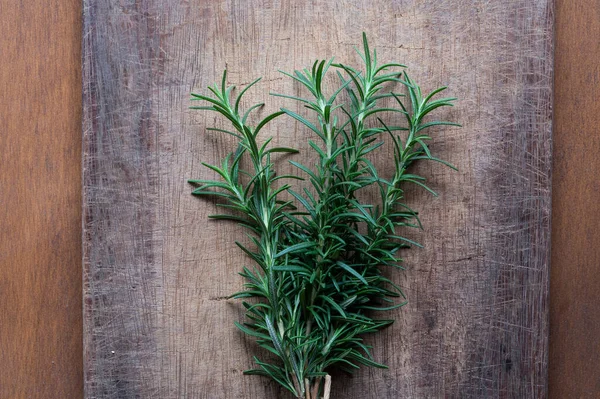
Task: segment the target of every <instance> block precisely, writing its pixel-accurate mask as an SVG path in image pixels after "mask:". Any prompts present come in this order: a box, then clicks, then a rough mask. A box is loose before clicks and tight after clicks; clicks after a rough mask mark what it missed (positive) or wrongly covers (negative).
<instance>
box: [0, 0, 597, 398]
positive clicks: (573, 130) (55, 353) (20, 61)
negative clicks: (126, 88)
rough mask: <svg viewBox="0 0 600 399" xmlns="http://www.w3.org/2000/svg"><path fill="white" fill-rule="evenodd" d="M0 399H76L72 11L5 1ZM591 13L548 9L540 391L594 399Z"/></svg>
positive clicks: (77, 230) (77, 26) (561, 0)
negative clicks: (545, 285)
mask: <svg viewBox="0 0 600 399" xmlns="http://www.w3.org/2000/svg"><path fill="white" fill-rule="evenodd" d="M0 21H1V22H2V23H1V24H0V30H1V32H2V34H1V35H0V88H1V89H2V94H1V95H0V153H1V154H2V155H0V179H1V180H0V201H1V203H2V205H3V208H2V209H3V213H2V214H1V216H0V226H2V227H1V229H0V304H1V305H0V309H1V310H0V357H1V359H2V364H1V365H0V398H27V397H31V398H77V397H82V392H83V372H82V367H83V366H82V351H83V347H82V318H81V312H82V306H81V293H82V287H81V254H82V249H81V109H82V108H81V107H82V103H81V51H80V48H81V40H82V38H81V31H82V29H81V28H82V27H81V4H80V2H78V1H71V0H69V1H57V0H50V1H48V2H46V3H45V5H44V7H39V5H37V4H35V3H34V2H30V3H20V2H10V1H3V2H0ZM599 31H600V2H599V1H597V0H596V1H593V0H581V1H578V2H572V1H568V0H557V1H556V42H555V49H556V56H555V99H554V168H553V208H552V211H553V223H552V268H551V295H550V302H551V303H550V304H551V307H550V310H551V312H550V351H549V393H550V397H552V398H557V399H559V398H565V397H590V398H593V397H597V396H598V395H600V386H598V381H600V367H598V365H597V358H598V357H599V356H600V341H599V340H598V338H597V337H598V336H600V308H598V307H597V306H595V298H597V297H598V294H599V291H600V288H599V287H600V269H599V268H598V265H600V250H599V249H598V248H600V245H599V244H600V233H599V231H598V227H597V226H598V224H599V222H600V186H599V183H598V178H597V172H596V171H597V170H598V169H599V167H600V134H599V132H598V128H597V126H598V122H599V119H600V116H599V115H600V112H599V111H600V105H599V104H600V102H599V101H598V98H599V95H600V85H599V84H598V83H599V80H600V72H599V70H598V65H599V64H600V62H599V61H600V43H599V42H598V40H597V37H599V33H600V32H599Z"/></svg>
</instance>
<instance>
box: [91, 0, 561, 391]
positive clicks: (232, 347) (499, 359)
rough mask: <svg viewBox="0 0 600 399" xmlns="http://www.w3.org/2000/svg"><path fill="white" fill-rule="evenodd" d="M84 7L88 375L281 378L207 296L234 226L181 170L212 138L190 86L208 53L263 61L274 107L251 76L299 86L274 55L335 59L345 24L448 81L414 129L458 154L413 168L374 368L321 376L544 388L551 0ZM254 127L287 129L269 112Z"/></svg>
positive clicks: (226, 62)
mask: <svg viewBox="0 0 600 399" xmlns="http://www.w3.org/2000/svg"><path fill="white" fill-rule="evenodd" d="M84 20H85V22H84V58H83V59H84V134H85V139H84V168H85V170H84V186H85V187H84V195H85V198H84V221H85V223H84V230H85V231H84V234H85V244H84V251H85V256H84V259H85V265H84V267H85V270H84V281H85V283H84V284H85V285H84V295H85V310H84V319H85V321H84V329H85V331H84V335H85V344H84V346H85V373H86V379H85V380H86V394H87V397H90V398H94V397H115V398H116V397H143V398H152V397H156V398H174V397H200V398H234V397H235V398H238V397H244V398H258V397H285V395H284V393H283V392H280V391H279V390H278V388H277V387H276V386H275V385H274V384H271V383H267V382H266V380H264V379H260V378H258V377H244V376H242V374H241V371H242V370H243V369H246V368H249V367H251V365H252V361H251V355H252V354H253V353H254V351H255V350H256V345H255V344H253V343H252V341H251V340H249V339H247V338H244V337H243V335H242V334H241V333H240V332H238V331H237V330H236V329H235V328H234V327H233V321H236V320H240V319H241V318H242V311H241V309H240V304H239V303H238V302H236V301H228V300H223V299H222V298H223V297H225V296H227V295H228V294H230V293H232V292H235V291H237V290H239V288H240V287H241V285H242V280H241V279H240V278H239V277H237V276H236V274H235V273H236V272H237V271H238V270H239V269H240V267H241V265H242V264H243V263H247V262H248V260H247V259H245V258H244V257H243V256H242V254H240V252H239V251H238V250H237V249H236V247H235V245H233V242H232V237H237V238H240V239H243V236H242V235H241V234H242V233H241V231H240V230H239V229H238V228H237V227H235V226H231V225H228V224H215V223H209V222H208V221H207V220H206V216H207V215H208V214H210V213H213V212H214V211H215V208H214V204H211V203H208V202H203V201H200V200H198V199H197V198H192V197H191V196H190V194H189V191H190V188H189V187H188V186H187V185H186V184H185V183H184V181H185V179H186V178H190V177H206V176H209V174H208V173H207V171H206V170H204V169H203V168H202V167H201V166H200V161H207V162H209V163H213V162H215V161H216V160H217V159H219V158H220V157H222V156H223V155H224V154H226V153H227V152H228V151H230V145H231V142H230V141H229V140H228V139H226V138H223V137H221V136H217V135H213V134H211V133H207V132H206V131H205V128H206V127H207V126H212V125H213V124H214V123H215V121H214V117H213V116H212V115H206V114H202V113H197V112H196V113H194V112H191V111H189V110H188V109H187V108H188V106H189V104H190V103H189V93H190V92H191V91H193V90H194V91H201V90H204V88H205V87H206V86H207V85H208V84H211V83H213V82H214V81H216V80H217V79H219V77H220V73H221V71H222V69H223V68H225V67H226V66H227V67H228V70H229V76H230V82H231V83H235V84H238V85H244V84H247V83H248V82H250V81H251V80H252V79H253V78H254V77H256V76H261V75H262V76H264V80H263V83H262V85H260V86H259V88H258V89H256V90H254V91H253V92H252V94H251V95H250V97H251V100H259V99H264V100H265V101H266V102H267V106H266V108H267V110H274V109H277V107H278V103H277V101H276V100H275V99H273V98H268V96H267V95H266V93H267V92H269V91H274V92H286V93H293V92H294V91H295V90H297V87H294V86H293V85H292V84H291V83H290V82H289V81H288V80H286V79H282V77H281V75H280V74H278V73H277V72H276V71H277V69H282V70H288V71H289V70H292V69H295V68H301V67H305V66H307V65H309V64H310V63H311V62H312V61H313V60H314V59H315V58H316V57H321V58H323V57H330V56H332V55H336V56H337V59H338V60H343V61H350V62H355V61H356V60H357V56H356V55H355V54H354V52H353V49H352V45H355V44H358V43H359V41H360V32H361V31H362V30H365V31H366V32H367V33H368V34H369V36H370V38H371V40H372V44H373V45H374V46H375V47H377V48H378V50H379V53H378V54H379V57H380V59H381V60H386V61H395V60H400V61H403V62H405V63H407V64H408V65H409V66H410V70H411V71H412V73H413V76H414V78H415V79H416V80H417V81H419V82H422V85H423V87H424V89H426V90H431V89H433V88H434V87H437V86H438V85H440V84H448V85H449V86H450V87H451V94H453V95H457V96H459V97H460V98H461V101H460V102H459V104H458V106H457V107H456V108H455V109H454V110H453V111H452V112H447V113H445V114H444V115H443V117H446V118H450V119H454V120H458V121H460V122H461V123H463V124H464V127H463V128H462V129H444V130H441V131H439V132H438V133H437V137H436V140H435V143H434V144H433V145H432V149H433V150H434V151H436V152H437V153H438V154H439V155H440V156H441V157H442V158H445V159H448V160H449V161H450V162H452V163H454V164H456V165H457V166H458V167H459V168H460V172H459V173H455V172H452V171H449V170H445V169H443V168H442V167H440V166H436V165H426V166H423V167H422V168H421V169H420V172H422V173H423V174H425V175H426V176H429V177H431V182H432V184H433V186H434V187H435V188H436V189H437V190H438V191H439V192H441V193H442V195H441V197H440V198H437V199H436V198H431V197H429V196H427V195H426V194H425V193H423V192H421V191H417V190H414V191H411V192H410V198H411V201H412V202H413V203H414V205H415V206H416V207H417V208H418V209H420V210H422V211H423V212H422V215H423V222H424V224H425V226H426V227H425V231H424V232H423V233H414V237H415V238H417V239H419V240H420V241H421V242H423V243H424V244H425V249H424V250H413V251H409V252H407V253H406V254H405V258H406V260H407V267H408V271H407V272H405V273H403V274H394V275H393V278H394V279H395V280H396V281H398V282H399V283H400V284H401V285H402V286H403V287H404V288H405V290H406V292H407V294H408V295H409V299H410V304H409V305H408V306H407V307H405V308H402V309H401V310H399V311H397V312H393V313H392V314H391V315H390V316H391V317H395V318H397V319H398V323H396V324H395V325H394V326H393V327H392V328H390V329H388V330H386V331H385V332H384V333H383V334H380V335H379V336H376V337H372V338H370V340H371V341H370V342H371V343H373V344H374V346H375V350H374V353H375V356H376V358H377V359H378V360H381V361H383V362H385V363H387V364H388V365H389V366H390V370H389V371H381V370H368V369H364V370H362V371H360V372H359V373H358V374H357V375H356V376H355V377H354V378H353V379H348V378H347V377H343V376H338V375H336V377H335V378H334V382H333V390H334V396H333V397H337V398H398V397H409V398H422V397H452V398H454V397H456V398H469V397H472V398H480V397H506V398H509V397H518V398H521V397H523V398H525V397H545V396H546V393H547V380H546V376H547V358H548V353H547V343H548V342H547V332H548V296H547V295H548V273H549V269H548V260H549V234H550V196H551V194H550V166H551V104H552V90H551V86H552V23H553V8H552V2H551V1H549V0H535V1H531V0H527V1H526V0H516V1H512V2H502V3H499V2H489V1H469V2H467V1H449V0H444V1H439V0H438V1H426V2H424V1H416V0H415V1H403V2H396V3H393V2H387V1H383V0H381V1H371V0H369V1H367V0H361V1H338V2H318V3H313V2H309V1H286V0H282V1H280V2H270V1H260V0H255V1H251V2H244V3H242V2H235V1H234V2H232V1H225V0H223V1H212V2H201V1H197V0H196V1H175V0H174V1H169V2H164V1H156V0H148V1H141V2H135V3H128V4H127V5H122V4H120V5H119V6H114V5H113V2H109V1H108V0H101V1H91V0H89V1H85V6H84ZM286 105H287V106H295V105H292V104H289V103H286ZM217 123H220V122H217ZM273 132H274V133H275V135H276V141H278V142H279V143H290V142H293V143H294V144H297V145H298V146H300V147H301V148H306V147H307V146H306V143H305V140H306V132H304V131H303V130H302V129H301V128H300V127H299V126H297V125H296V124H294V123H293V122H292V121H290V120H289V119H283V118H282V119H281V120H279V121H278V122H277V124H276V128H275V130H274V131H273ZM386 155H389V153H387V154H384V156H381V157H379V158H378V160H377V163H378V165H379V166H381V167H384V166H385V165H387V162H389V159H390V158H389V156H386ZM281 167H282V169H283V170H285V169H286V168H287V166H286V165H285V163H282V164H281Z"/></svg>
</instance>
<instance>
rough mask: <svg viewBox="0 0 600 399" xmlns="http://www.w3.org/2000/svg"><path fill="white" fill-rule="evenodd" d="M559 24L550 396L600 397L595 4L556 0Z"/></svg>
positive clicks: (599, 118)
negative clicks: (599, 360) (599, 362)
mask: <svg viewBox="0 0 600 399" xmlns="http://www.w3.org/2000/svg"><path fill="white" fill-rule="evenodd" d="M574 22H575V23H574ZM556 23H557V31H556V52H555V54H556V61H555V62H556V75H555V86H554V87H555V101H554V109H555V113H554V121H555V122H554V123H555V124H554V126H555V130H554V131H555V135H554V136H555V140H554V165H553V169H554V172H553V179H552V182H553V190H552V212H553V214H552V273H551V295H550V306H551V312H550V354H549V359H550V362H549V364H550V367H549V394H550V397H551V398H556V399H559V398H598V397H600V366H599V365H598V359H599V358H600V339H599V337H600V307H598V305H597V299H598V297H599V296H600V268H599V267H598V266H599V265H600V229H599V228H598V226H599V225H600V183H599V181H598V170H600V134H599V133H598V125H599V124H600V101H599V99H600V84H599V83H600V42H599V41H598V40H597V38H598V36H599V35H600V2H599V1H597V0H585V1H577V2H573V1H567V0H563V1H557V3H556Z"/></svg>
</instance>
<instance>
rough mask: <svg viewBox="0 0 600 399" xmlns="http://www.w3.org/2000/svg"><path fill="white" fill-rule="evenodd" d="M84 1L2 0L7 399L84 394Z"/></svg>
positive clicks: (0, 279) (1, 273)
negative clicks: (82, 113) (82, 270)
mask: <svg viewBox="0 0 600 399" xmlns="http://www.w3.org/2000/svg"><path fill="white" fill-rule="evenodd" d="M80 38H81V4H80V2H78V1H75V0H68V1H57V0H50V1H47V2H44V4H43V7H42V6H41V5H40V3H38V2H16V1H13V2H11V1H1V2H0V90H1V94H0V359H1V360H0V398H3V399H4V398H6V399H9V398H10V399H13V398H36V399H37V398H50V399H53V398H79V397H82V395H83V373H82V332H81V331H82V316H81V256H82V253H81V207H80V204H81V66H80V65H81V61H80V60H81V42H80Z"/></svg>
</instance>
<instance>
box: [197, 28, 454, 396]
mask: <svg viewBox="0 0 600 399" xmlns="http://www.w3.org/2000/svg"><path fill="white" fill-rule="evenodd" d="M357 51H358V50H357ZM358 53H359V55H360V57H361V59H362V61H363V62H364V68H362V70H359V69H355V68H353V67H351V66H348V65H345V64H337V63H334V62H333V60H321V61H316V62H315V63H314V64H313V66H312V68H311V69H310V70H309V69H304V70H303V71H294V72H293V73H286V72H282V73H283V74H284V75H286V76H288V77H289V78H291V79H293V80H294V81H296V82H298V83H300V84H301V85H302V86H303V87H304V88H305V89H306V91H307V92H308V97H307V98H301V97H295V96H290V95H283V94H274V95H275V96H279V97H284V98H287V99H293V100H295V101H298V102H300V103H302V104H303V105H304V106H305V108H307V109H308V110H309V112H310V113H311V114H312V116H311V117H306V116H303V115H300V114H298V113H296V112H293V111H291V110H288V109H285V108H281V110H280V111H277V112H275V113H273V114H270V115H268V116H266V117H265V118H264V119H262V120H261V121H260V122H258V124H257V125H256V126H251V125H250V124H249V123H248V116H249V114H250V113H251V112H252V111H253V110H256V109H257V108H259V107H261V106H262V105H263V104H256V105H253V106H251V107H250V108H248V109H247V110H246V111H245V112H242V110H241V109H240V104H241V100H242V98H243V96H244V94H245V93H246V91H247V90H248V89H250V88H251V87H252V86H253V85H254V84H256V83H257V82H258V81H259V80H260V78H259V79H256V80H255V81H253V82H252V83H250V84H249V85H247V86H246V87H245V88H244V89H243V90H241V92H240V93H239V94H238V95H237V96H235V97H234V96H232V92H233V90H234V87H233V86H229V87H228V86H227V81H226V80H227V73H226V71H225V72H224V73H223V79H222V82H221V85H220V86H218V85H215V86H214V87H209V88H208V89H209V90H210V92H211V93H212V95H201V94H192V100H200V101H204V102H206V103H208V104H207V106H199V107H192V108H193V109H201V110H210V111H216V112H218V113H219V114H221V115H222V116H223V117H225V118H226V119H227V120H228V121H229V122H230V123H231V129H230V130H226V129H216V128H211V129H209V130H214V131H218V132H222V133H227V134H230V135H232V136H234V137H235V138H236V139H237V141H238V147H237V149H236V150H235V151H233V152H232V153H231V154H229V155H228V156H227V157H226V158H225V159H223V160H222V162H221V164H220V165H208V164H204V165H205V166H206V167H208V168H209V169H211V170H213V171H214V172H216V173H217V174H218V176H219V180H189V182H190V183H193V184H196V185H198V186H199V187H197V188H196V189H195V190H194V191H193V194H195V195H200V196H218V197H221V198H222V199H223V200H224V201H222V202H220V203H218V204H217V205H218V206H221V207H225V208H227V210H228V211H227V212H226V213H224V214H219V215H212V216H211V217H212V218H213V219H225V220H232V221H235V222H237V223H239V224H241V225H242V226H244V227H246V228H247V229H248V231H249V237H250V241H251V245H244V244H241V243H239V242H236V244H237V245H238V246H239V247H240V248H241V250H242V251H244V252H245V253H246V254H247V255H248V257H249V258H250V259H251V260H252V261H253V265H252V266H246V267H244V268H243V271H242V272H241V275H242V276H243V277H244V278H245V279H246V284H245V289H244V290H243V291H241V292H238V293H236V294H233V295H232V297H233V298H241V299H244V302H243V306H244V307H245V308H246V316H247V319H248V320H247V321H246V322H244V323H243V324H240V323H235V324H236V325H237V327H238V328H239V329H240V330H242V331H243V332H244V333H246V334H248V335H250V336H252V337H255V338H256V341H257V343H258V345H260V346H261V347H262V348H264V349H265V353H264V354H265V355H267V358H266V360H265V359H262V360H260V359H259V358H258V357H255V358H254V359H255V362H256V364H257V366H258V367H257V368H256V369H252V370H248V371H246V372H245V373H246V374H251V375H262V376H267V377H270V378H272V379H273V380H275V381H277V382H278V383H279V384H281V385H282V386H283V387H285V388H286V389H288V390H289V391H290V392H292V393H293V395H294V396H295V397H296V398H304V399H317V398H321V397H325V398H328V397H329V395H330V387H331V378H330V376H329V375H328V373H327V370H329V369H330V368H332V367H336V368H339V369H342V370H344V371H348V372H352V371H353V370H355V369H357V368H359V365H366V366H374V367H382V368H383V367H385V366H384V365H382V364H380V363H378V362H376V361H375V360H373V357H372V356H371V353H370V347H369V346H368V345H366V344H365V343H364V340H363V336H364V334H366V333H371V332H376V331H378V330H381V329H382V328H385V327H387V326H389V325H390V324H391V323H393V320H386V319H379V318H376V317H374V316H375V315H376V313H377V312H378V311H386V310H391V309H394V308H398V307H400V306H402V305H404V304H405V303H406V302H405V297H404V294H403V293H402V291H401V289H400V287H398V286H397V285H396V284H394V282H392V281H391V280H390V279H388V278H387V277H385V275H384V274H383V273H382V267H385V266H391V267H395V268H400V269H402V267H401V266H400V263H401V261H402V260H401V259H400V258H399V256H398V252H399V250H401V249H402V248H407V247H410V246H413V245H416V246H419V244H417V243H416V242H414V241H412V240H410V239H408V238H405V237H403V236H402V235H399V233H398V232H397V230H398V229H399V228H403V227H413V228H420V227H422V226H421V223H420V221H419V217H418V215H417V212H416V211H414V210H413V209H411V208H409V207H408V206H407V205H406V204H405V203H403V198H404V197H403V195H404V191H403V187H404V185H405V184H406V183H412V184H416V185H418V186H421V187H422V188H424V189H425V190H427V191H429V192H431V193H432V194H434V195H436V194H435V192H433V190H431V189H430V188H429V187H428V186H427V185H426V184H425V178H424V177H422V176H418V175H416V174H413V173H410V172H409V170H408V169H409V167H410V166H411V165H412V164H413V163H415V162H416V161H419V160H430V161H436V162H441V163H442V164H444V165H447V166H449V167H452V166H451V165H450V164H448V163H447V162H445V161H443V160H441V159H438V158H436V157H435V156H433V155H432V154H431V152H430V150H429V147H428V145H427V142H428V141H429V140H430V139H431V138H430V137H429V136H428V135H427V131H428V130H429V129H430V128H432V127H436V126H440V125H454V126H458V125H457V124H455V123H452V122H446V121H429V122H426V121H425V117H426V116H427V115H428V114H429V113H431V112H432V111H434V110H435V109H436V108H439V107H444V106H451V105H452V102H453V100H455V99H454V98H439V99H434V96H436V95H437V94H438V93H440V92H441V91H443V90H444V89H445V87H441V88H439V89H437V90H434V91H433V92H431V93H430V94H428V95H426V96H424V95H423V94H422V93H421V89H420V87H419V86H418V85H417V84H416V83H415V82H414V81H413V80H412V79H410V77H409V75H408V74H407V73H406V72H405V71H404V72H402V71H398V69H400V70H402V69H403V68H405V67H404V65H402V64H398V63H387V64H382V65H379V64H378V62H377V53H376V51H372V52H371V50H370V49H369V45H368V43H367V39H366V36H365V35H364V34H363V52H362V53H361V52H360V51H358ZM334 70H335V73H336V75H337V79H339V85H338V86H337V88H335V90H332V91H330V92H329V94H326V93H327V90H326V88H325V87H324V86H325V83H324V82H325V80H326V75H327V74H328V73H331V71H334ZM394 84H399V85H401V86H403V87H405V88H406V92H407V94H406V95H401V94H397V93H394V92H384V90H385V89H386V87H389V86H392V85H394ZM342 100H343V101H342ZM382 102H386V103H388V104H389V103H392V106H385V107H383V106H381V103H382ZM405 102H406V104H405ZM394 113H396V114H399V115H401V116H402V118H401V119H403V120H405V121H406V125H404V126H395V125H391V124H389V123H388V124H386V123H385V122H384V121H383V120H382V119H381V117H380V116H382V115H393V114H394ZM284 114H285V115H287V116H289V117H291V118H293V119H295V120H297V121H298V122H300V123H301V124H302V125H304V126H305V127H306V129H307V131H308V132H309V133H310V134H311V135H312V137H313V139H311V140H309V141H308V144H309V146H310V148H311V150H312V151H313V152H314V159H315V161H314V163H312V164H311V165H307V164H301V163H298V162H295V161H290V162H291V164H292V165H294V166H295V167H296V168H297V170H298V171H299V176H294V175H281V176H280V175H277V173H276V171H275V166H274V162H273V160H272V155H273V154H275V153H297V152H298V151H297V150H296V149H294V148H287V147H272V146H270V142H271V138H269V139H267V140H266V141H264V142H263V143H260V142H259V141H258V136H259V133H260V132H261V131H262V130H263V129H265V128H266V127H267V126H268V124H269V122H271V121H272V120H273V119H275V118H276V117H278V116H281V115H284ZM384 137H388V138H389V142H390V143H391V144H392V146H393V151H394V160H393V161H394V172H393V176H392V177H391V178H384V177H382V176H381V175H380V174H379V173H378V171H377V169H376V167H375V166H374V165H373V163H372V162H371V161H370V160H369V157H370V156H372V155H373V154H372V153H373V152H374V151H376V150H377V149H378V148H379V147H381V146H382V145H383V144H384V141H383V139H384ZM242 159H247V160H249V163H248V164H249V165H251V166H250V170H243V168H242V166H241V164H242ZM244 162H246V161H244ZM289 179H301V180H303V179H307V180H308V181H309V183H310V184H309V187H308V188H306V187H305V188H302V189H298V190H294V189H293V188H292V186H291V185H290V184H289V183H286V181H288V182H289ZM280 180H281V181H280ZM369 187H370V188H371V189H372V190H375V192H376V193H378V196H379V197H380V202H379V203H377V204H367V203H363V202H361V201H360V200H359V196H358V195H357V194H358V192H359V191H361V190H364V189H367V188H369ZM246 300H247V301H246Z"/></svg>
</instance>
